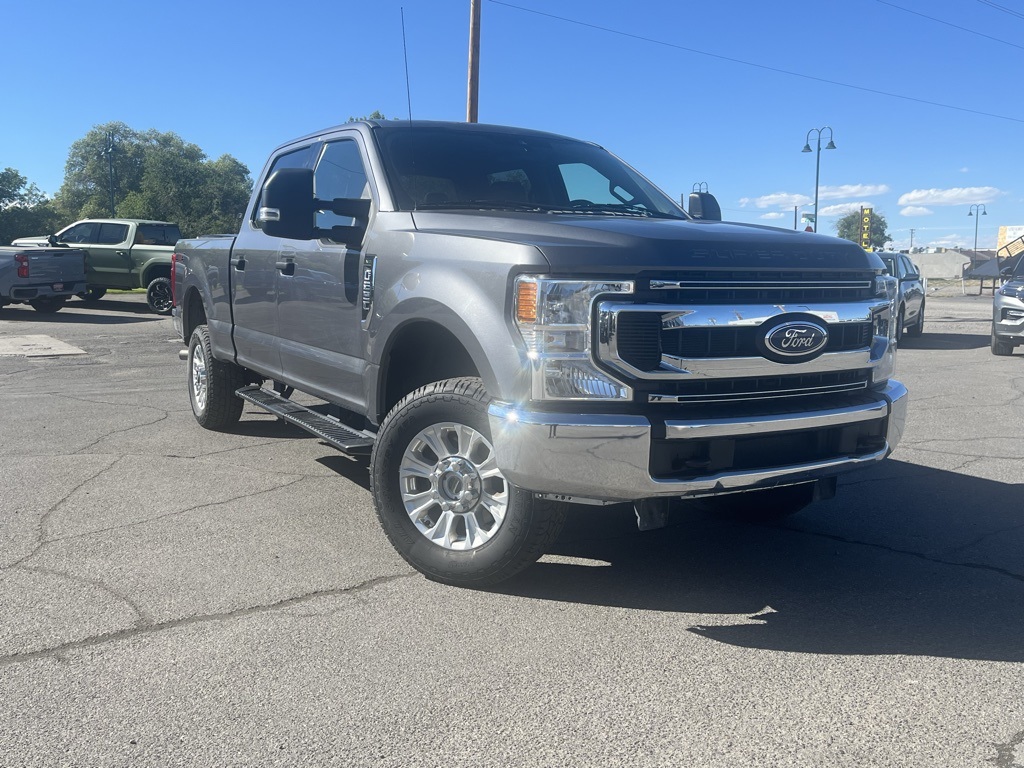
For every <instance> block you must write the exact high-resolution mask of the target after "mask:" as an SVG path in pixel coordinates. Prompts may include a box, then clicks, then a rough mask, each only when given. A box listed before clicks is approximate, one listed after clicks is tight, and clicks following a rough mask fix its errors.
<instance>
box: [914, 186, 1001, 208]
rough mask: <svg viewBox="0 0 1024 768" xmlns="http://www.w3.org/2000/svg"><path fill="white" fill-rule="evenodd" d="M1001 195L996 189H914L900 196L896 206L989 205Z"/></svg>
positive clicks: (999, 190)
mask: <svg viewBox="0 0 1024 768" xmlns="http://www.w3.org/2000/svg"><path fill="white" fill-rule="evenodd" d="M1002 194H1003V191H1002V190H1001V189H999V188H998V187H951V188H950V189H915V190H913V191H912V192H907V193H906V194H904V195H900V199H899V201H898V205H969V204H971V203H991V202H992V201H993V200H995V199H996V198H997V197H999V196H1000V195H1002Z"/></svg>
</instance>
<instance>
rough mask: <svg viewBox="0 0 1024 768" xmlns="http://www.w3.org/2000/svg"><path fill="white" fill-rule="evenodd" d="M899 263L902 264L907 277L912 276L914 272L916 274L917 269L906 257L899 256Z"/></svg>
mask: <svg viewBox="0 0 1024 768" xmlns="http://www.w3.org/2000/svg"><path fill="white" fill-rule="evenodd" d="M900 261H902V262H903V268H904V269H905V270H906V272H907V274H908V275H912V274H914V273H915V272H917V269H916V268H915V267H914V262H912V261H911V260H910V259H908V258H907V257H906V256H900Z"/></svg>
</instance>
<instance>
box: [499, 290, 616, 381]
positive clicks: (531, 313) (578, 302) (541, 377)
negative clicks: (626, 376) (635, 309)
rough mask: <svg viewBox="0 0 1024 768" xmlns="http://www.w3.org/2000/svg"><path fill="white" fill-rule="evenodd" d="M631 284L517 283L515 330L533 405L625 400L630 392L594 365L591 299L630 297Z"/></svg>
mask: <svg viewBox="0 0 1024 768" xmlns="http://www.w3.org/2000/svg"><path fill="white" fill-rule="evenodd" d="M633 290H634V284H633V283H632V282H630V281H622V282H604V281H602V282H596V281H593V282H591V281H585V280H552V279H547V278H540V277H519V278H517V279H516V287H515V302H514V313H515V322H516V327H517V328H518V329H519V333H520V335H521V336H522V338H523V343H524V344H525V346H526V358H527V362H528V364H529V365H530V370H531V374H532V377H533V384H532V393H531V394H532V397H533V399H534V400H628V399H630V398H631V397H632V394H633V393H632V391H631V390H630V388H629V387H628V386H626V385H625V384H623V383H622V382H620V381H618V380H616V379H613V378H612V377H611V376H609V375H608V374H606V373H604V372H603V371H600V370H598V368H597V367H596V366H595V365H594V364H593V358H592V355H591V338H592V329H591V325H590V318H591V317H592V315H593V311H592V307H593V303H594V299H595V298H596V297H597V296H600V295H607V294H629V293H633Z"/></svg>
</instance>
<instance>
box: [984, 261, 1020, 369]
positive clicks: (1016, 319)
mask: <svg viewBox="0 0 1024 768" xmlns="http://www.w3.org/2000/svg"><path fill="white" fill-rule="evenodd" d="M1022 344H1024V258H1020V259H1017V264H1016V265H1015V266H1014V268H1013V271H1012V272H1011V273H1010V275H1009V281H1008V282H1007V283H1005V284H1004V285H1003V287H1002V288H1000V289H999V290H998V291H996V293H995V297H994V298H993V300H992V354H993V355H1000V356H1005V355H1012V354H1013V348H1014V347H1017V346H1020V345H1022Z"/></svg>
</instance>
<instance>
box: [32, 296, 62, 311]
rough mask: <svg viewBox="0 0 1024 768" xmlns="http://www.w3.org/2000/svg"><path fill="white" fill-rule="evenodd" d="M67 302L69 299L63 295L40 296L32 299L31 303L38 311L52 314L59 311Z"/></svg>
mask: <svg viewBox="0 0 1024 768" xmlns="http://www.w3.org/2000/svg"><path fill="white" fill-rule="evenodd" d="M66 302H67V299H66V298H64V297H63V296H40V297H39V298H38V299H32V301H30V302H29V304H31V305H32V309H34V310H35V311H36V312H42V313H43V314H44V315H52V314H53V313H54V312H59V311H60V310H61V308H62V307H63V306H64V304H65V303H66Z"/></svg>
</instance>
